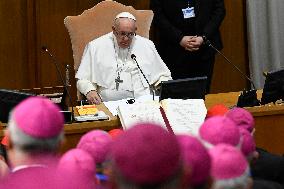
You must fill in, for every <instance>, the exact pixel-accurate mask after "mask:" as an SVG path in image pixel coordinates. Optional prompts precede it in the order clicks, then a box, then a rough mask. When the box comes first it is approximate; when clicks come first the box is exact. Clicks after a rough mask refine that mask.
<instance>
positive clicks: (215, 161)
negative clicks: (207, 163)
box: [209, 144, 249, 180]
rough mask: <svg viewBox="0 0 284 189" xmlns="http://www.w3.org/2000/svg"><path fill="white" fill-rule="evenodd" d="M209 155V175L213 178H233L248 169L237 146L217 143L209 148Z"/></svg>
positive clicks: (241, 174)
mask: <svg viewBox="0 0 284 189" xmlns="http://www.w3.org/2000/svg"><path fill="white" fill-rule="evenodd" d="M209 154H210V156H211V162H212V164H211V176H212V178H213V179H214V180H224V179H235V178H238V177H241V176H243V175H244V174H246V172H247V171H248V169H249V165H248V162H247V160H246V158H245V156H244V155H243V154H242V152H241V151H240V150H238V149H237V148H235V147H233V146H231V145H227V144H219V145H217V146H215V147H213V148H212V149H210V150H209Z"/></svg>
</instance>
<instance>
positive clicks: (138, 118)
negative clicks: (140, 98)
mask: <svg viewBox="0 0 284 189" xmlns="http://www.w3.org/2000/svg"><path fill="white" fill-rule="evenodd" d="M160 107H162V108H163V109H164V111H165V114H166V118H167V120H168V121H169V125H170V126H171V129H172V130H173V132H174V133H175V134H193V135H197V134H198V130H199V127H200V126H201V124H202V123H203V122H204V119H205V116H206V113H207V110H206V107H205V104H204V100H203V99H186V100H182V99H164V100H162V101H161V102H160V103H158V102H154V101H152V102H140V103H134V104H124V105H120V106H119V107H118V116H119V118H120V121H121V124H122V127H123V128H124V129H129V128H131V127H132V126H133V125H135V124H137V123H142V122H150V123H156V124H158V125H161V126H162V127H164V128H165V129H167V130H169V129H168V128H167V127H166V123H165V120H164V119H163V116H162V114H161V112H160Z"/></svg>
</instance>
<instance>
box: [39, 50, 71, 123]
mask: <svg viewBox="0 0 284 189" xmlns="http://www.w3.org/2000/svg"><path fill="white" fill-rule="evenodd" d="M41 49H42V50H43V51H44V52H46V53H47V54H48V55H49V57H50V58H51V59H52V61H53V63H54V64H55V67H56V71H57V75H59V78H60V81H61V82H62V84H63V86H64V89H65V91H66V93H67V96H68V98H69V102H70V105H71V110H72V112H71V123H72V122H73V121H74V120H75V119H74V109H73V103H72V97H71V95H70V93H69V90H68V87H67V84H66V82H65V81H64V79H63V76H62V73H61V72H60V70H59V67H58V62H57V59H56V58H55V57H54V56H53V55H52V54H51V53H50V52H49V50H48V48H47V47H46V46H42V47H41ZM63 98H64V96H63V97H62V100H64V99H63ZM69 115H70V114H69Z"/></svg>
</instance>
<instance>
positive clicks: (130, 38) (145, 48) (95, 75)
mask: <svg viewBox="0 0 284 189" xmlns="http://www.w3.org/2000/svg"><path fill="white" fill-rule="evenodd" d="M136 30H137V27H136V18H135V17H134V16H133V15H132V14H130V13H128V12H122V13H120V14H118V15H117V16H116V18H115V19H114V23H113V26H112V32H110V33H108V34H105V35H103V36H101V37H99V38H97V39H95V40H93V41H91V42H89V44H88V45H87V46H86V48H85V51H84V53H83V57H82V60H81V64H80V67H79V69H78V72H77V74H76V78H77V79H78V81H77V88H78V90H79V91H80V92H81V93H82V94H84V95H85V96H86V97H87V99H88V101H89V102H91V103H93V104H100V103H101V102H102V101H110V100H120V99H124V98H137V97H139V96H142V95H147V94H150V92H151V90H150V87H149V85H151V86H154V87H157V86H158V84H159V83H160V82H161V81H165V80H169V79H171V73H170V71H169V69H168V68H167V66H166V65H165V63H164V62H163V60H162V59H161V57H160V55H159V54H158V52H157V50H156V48H155V46H154V44H153V42H152V41H150V40H148V39H146V38H143V37H141V36H138V35H136V33H135V32H136ZM133 57H136V59H137V62H138V64H139V66H140V67H141V70H142V71H143V72H144V76H145V77H146V78H147V80H146V79H145V78H144V76H143V74H142V73H141V72H140V70H139V69H138V66H137V64H136V63H135V61H134V60H133ZM148 82H149V83H148Z"/></svg>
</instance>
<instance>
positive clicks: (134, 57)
mask: <svg viewBox="0 0 284 189" xmlns="http://www.w3.org/2000/svg"><path fill="white" fill-rule="evenodd" d="M130 57H131V59H132V60H134V62H135V63H136V65H137V67H138V69H139V71H140V72H141V74H142V75H143V77H144V79H145V80H146V82H147V84H148V86H149V89H150V91H151V92H152V94H153V101H154V100H155V92H154V89H153V88H152V86H151V85H150V83H149V81H148V79H147V78H146V76H145V74H144V73H143V71H142V69H141V68H140V66H139V64H138V62H137V60H136V56H135V54H131V56H130Z"/></svg>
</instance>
